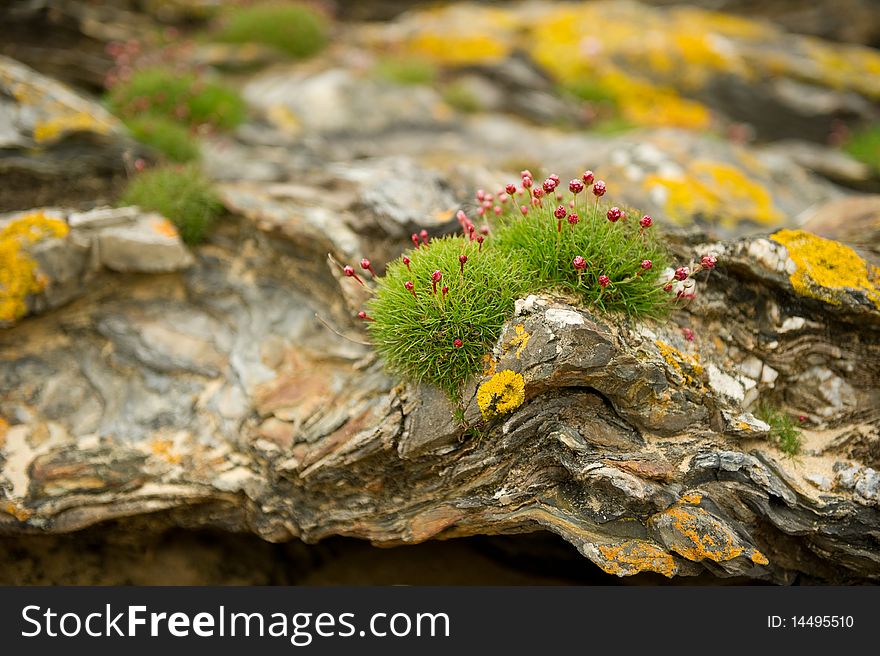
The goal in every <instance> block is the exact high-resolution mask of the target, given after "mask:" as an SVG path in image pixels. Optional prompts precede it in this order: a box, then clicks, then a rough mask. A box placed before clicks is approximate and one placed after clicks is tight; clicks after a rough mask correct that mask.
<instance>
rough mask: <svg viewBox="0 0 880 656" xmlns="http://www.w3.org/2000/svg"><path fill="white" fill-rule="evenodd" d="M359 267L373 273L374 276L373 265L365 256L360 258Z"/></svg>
mask: <svg viewBox="0 0 880 656" xmlns="http://www.w3.org/2000/svg"><path fill="white" fill-rule="evenodd" d="M361 269H363V270H364V271H369V272H370V273H371V274H373V277H374V278H375V277H376V272H375V271H373V265H372V264H371V263H370V261H369V260H368V259H367V258H364V259H362V260H361Z"/></svg>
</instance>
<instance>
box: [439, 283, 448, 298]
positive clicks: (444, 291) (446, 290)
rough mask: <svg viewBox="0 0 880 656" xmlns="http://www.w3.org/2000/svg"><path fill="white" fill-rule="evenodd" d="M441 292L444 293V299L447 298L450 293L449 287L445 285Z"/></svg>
mask: <svg viewBox="0 0 880 656" xmlns="http://www.w3.org/2000/svg"><path fill="white" fill-rule="evenodd" d="M440 291H441V292H443V297H444V298H445V297H446V295H447V294H448V293H449V287H447V286H446V285H443V289H441V290H440Z"/></svg>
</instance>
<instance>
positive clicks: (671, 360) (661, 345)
mask: <svg viewBox="0 0 880 656" xmlns="http://www.w3.org/2000/svg"><path fill="white" fill-rule="evenodd" d="M654 344H656V345H657V348H658V349H660V356H661V357H662V358H663V359H664V360H665V361H666V363H667V364H668V365H669V366H670V367H672V369H673V370H674V371H675V373H677V374H678V375H679V376H680V377H681V378H682V380H684V382H685V383H686V384H688V385H698V386H701V387H702V382H701V381H700V380H699V376H702V375H703V367H702V365H701V364H700V355H699V354H698V353H694V354H693V355H686V354H684V353H682V352H681V351H679V350H678V349H677V348H675V347H674V346H671V345H670V344H667V343H666V342H662V341H660V340H659V339H656V340H654Z"/></svg>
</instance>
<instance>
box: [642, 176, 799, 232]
mask: <svg viewBox="0 0 880 656" xmlns="http://www.w3.org/2000/svg"><path fill="white" fill-rule="evenodd" d="M643 184H644V187H645V189H646V190H647V191H649V192H655V191H657V190H659V192H660V194H661V196H662V197H663V199H664V206H665V209H666V213H667V214H669V216H670V217H671V218H673V219H675V220H678V221H684V220H685V219H688V218H690V217H693V216H695V215H703V216H706V217H716V218H718V219H719V221H720V223H721V225H724V226H725V227H730V228H733V227H735V226H736V225H737V224H738V223H739V222H741V221H753V222H755V223H760V224H763V225H773V224H774V223H776V224H778V223H779V222H781V221H782V220H783V218H784V217H783V215H782V213H781V212H780V211H779V210H778V209H777V208H776V206H775V204H774V203H773V197H772V196H771V195H770V192H769V191H767V189H765V188H764V187H763V186H762V185H761V184H759V183H758V182H755V181H754V180H752V179H750V178H749V177H748V176H746V174H745V173H743V172H742V171H741V170H740V169H739V168H737V167H735V166H732V165H730V164H725V163H724V162H716V161H711V160H695V161H693V162H692V163H691V164H690V165H689V166H688V167H687V170H686V171H685V172H684V174H683V175H680V176H677V177H670V176H662V175H656V174H655V175H649V176H647V177H646V178H645V180H644V183H643Z"/></svg>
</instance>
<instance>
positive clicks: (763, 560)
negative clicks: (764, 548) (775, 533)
mask: <svg viewBox="0 0 880 656" xmlns="http://www.w3.org/2000/svg"><path fill="white" fill-rule="evenodd" d="M751 559H752V562H753V563H755V564H756V565H768V564H770V561H769V560H767V556H765V555H764V554H762V553H761V552H760V551H758V550H757V549H753V550H752V555H751Z"/></svg>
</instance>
